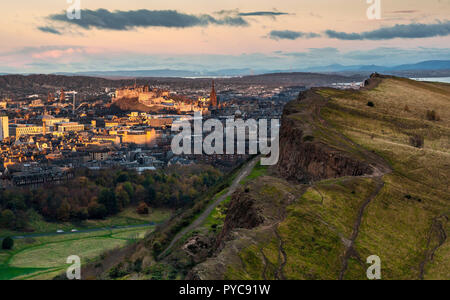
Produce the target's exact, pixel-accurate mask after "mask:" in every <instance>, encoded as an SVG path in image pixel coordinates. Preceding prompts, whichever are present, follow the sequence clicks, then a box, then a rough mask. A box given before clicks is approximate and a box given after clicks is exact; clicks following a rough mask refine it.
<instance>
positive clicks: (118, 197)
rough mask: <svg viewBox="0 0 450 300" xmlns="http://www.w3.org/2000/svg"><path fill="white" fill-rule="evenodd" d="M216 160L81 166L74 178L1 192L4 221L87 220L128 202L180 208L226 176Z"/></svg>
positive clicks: (6, 224) (18, 226) (0, 221)
mask: <svg viewBox="0 0 450 300" xmlns="http://www.w3.org/2000/svg"><path fill="white" fill-rule="evenodd" d="M221 176H222V174H221V173H220V172H219V171H218V170H216V169H214V168H213V167H210V166H194V167H193V166H190V167H174V168H170V169H166V170H164V171H154V172H146V173H143V174H138V173H136V172H134V171H129V170H120V169H114V170H104V171H91V170H88V169H80V170H78V171H77V172H76V174H75V178H74V179H73V180H71V181H70V182H67V183H66V184H63V185H58V186H46V187H41V188H38V189H26V188H15V189H8V190H3V191H1V192H0V227H3V228H9V229H12V230H26V229H27V223H28V217H29V215H30V214H31V212H34V213H35V212H37V213H39V214H40V215H42V216H43V217H44V218H45V219H46V220H47V221H60V222H65V221H83V220H87V219H103V218H105V217H107V216H111V215H115V214H117V213H118V212H120V211H122V210H123V209H125V208H126V207H127V206H130V205H136V204H142V203H145V204H146V205H148V206H149V207H155V208H156V207H167V208H180V207H185V206H190V205H192V202H193V200H194V199H195V198H196V197H198V196H199V195H201V194H202V193H204V192H206V191H207V190H208V188H209V187H211V186H212V185H214V184H216V183H217V182H218V181H219V180H220V179H221Z"/></svg>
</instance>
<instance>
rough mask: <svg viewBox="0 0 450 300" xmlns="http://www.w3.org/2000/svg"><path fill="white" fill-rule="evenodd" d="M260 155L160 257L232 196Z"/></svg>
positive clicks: (241, 171) (242, 170) (179, 234)
mask: <svg viewBox="0 0 450 300" xmlns="http://www.w3.org/2000/svg"><path fill="white" fill-rule="evenodd" d="M259 159H260V157H256V158H254V159H253V160H251V161H250V162H249V163H247V165H246V166H244V167H243V168H242V169H241V170H240V171H239V173H238V175H237V176H236V179H235V180H234V181H233V183H232V184H231V185H230V187H229V188H228V192H227V193H225V194H224V195H222V196H220V197H219V198H217V200H216V201H214V203H212V204H210V205H209V206H208V207H207V208H206V209H205V210H204V211H203V213H202V214H201V215H200V216H199V217H198V218H197V219H195V220H194V222H192V223H191V224H190V225H189V226H187V227H185V228H184V229H183V230H181V231H180V232H179V233H178V234H177V235H176V236H175V237H174V238H173V239H172V241H171V242H170V244H169V246H168V247H167V248H166V250H164V251H163V252H162V253H161V254H160V255H159V256H158V258H159V259H160V258H162V257H164V256H165V255H166V254H167V253H168V252H169V251H170V249H172V247H173V246H174V245H175V244H176V243H177V242H178V241H179V240H180V239H181V238H182V237H183V236H184V235H185V234H187V233H188V232H190V231H192V230H194V229H195V228H197V227H198V226H200V225H201V224H202V223H203V222H204V221H205V220H206V218H207V217H208V216H209V215H210V214H211V213H212V211H213V210H214V209H215V208H216V207H217V206H218V205H219V204H220V203H222V202H223V201H225V200H226V199H227V198H228V197H229V196H231V195H232V194H233V193H234V192H235V191H236V190H237V188H238V187H239V185H240V183H241V181H242V180H243V179H244V178H246V177H247V176H249V175H250V173H251V172H252V170H253V168H254V167H255V166H256V164H257V162H258V161H259Z"/></svg>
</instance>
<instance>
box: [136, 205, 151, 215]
mask: <svg viewBox="0 0 450 300" xmlns="http://www.w3.org/2000/svg"><path fill="white" fill-rule="evenodd" d="M136 212H137V213H138V214H140V215H148V213H149V209H148V206H147V204H145V202H141V203H139V205H138V207H137V209H136Z"/></svg>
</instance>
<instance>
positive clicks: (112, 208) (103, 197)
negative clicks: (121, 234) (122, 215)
mask: <svg viewBox="0 0 450 300" xmlns="http://www.w3.org/2000/svg"><path fill="white" fill-rule="evenodd" d="M98 203H100V204H103V205H104V206H105V208H106V210H107V212H108V214H109V215H114V214H116V213H118V212H119V206H118V205H117V201H116V195H115V193H114V190H112V189H103V190H102V191H101V192H100V196H99V197H98Z"/></svg>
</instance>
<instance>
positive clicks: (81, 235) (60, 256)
mask: <svg viewBox="0 0 450 300" xmlns="http://www.w3.org/2000/svg"><path fill="white" fill-rule="evenodd" d="M171 213H172V212H171V211H170V210H165V209H156V210H153V211H152V212H151V213H150V214H148V215H139V214H137V213H136V212H135V209H134V208H128V209H126V210H124V211H123V212H121V213H119V214H118V215H117V216H113V217H110V218H108V219H105V220H95V221H94V220H89V221H86V222H83V223H81V224H80V223H63V224H61V223H59V224H58V223H49V222H45V221H44V220H42V218H40V217H37V216H36V217H35V218H34V219H33V220H32V227H33V228H34V229H35V232H33V233H30V234H36V233H44V234H46V233H47V234H48V236H39V237H32V236H30V234H28V236H27V233H21V232H9V231H0V234H1V235H3V236H6V235H14V236H20V235H22V236H23V237H24V238H21V239H16V240H15V243H14V249H13V250H11V251H5V250H0V280H9V279H51V278H53V277H55V276H56V275H59V274H61V273H62V272H64V270H65V268H66V267H67V265H66V259H67V257H69V256H71V255H78V256H79V257H80V258H81V260H82V263H86V262H90V261H92V260H94V259H96V258H97V257H99V256H100V255H101V254H102V253H103V252H105V251H107V250H111V249H114V248H118V247H123V246H126V245H127V244H128V243H132V242H134V241H137V240H140V239H142V238H144V236H145V234H146V233H147V232H149V231H150V230H152V229H153V226H150V227H144V228H142V227H138V228H133V227H132V228H122V229H120V228H115V227H118V226H134V225H141V224H148V223H152V222H153V223H156V224H157V223H160V222H162V221H164V220H166V219H167V218H168V217H170V215H171ZM74 228H76V229H78V230H86V229H96V228H100V230H99V231H93V232H78V233H70V234H59V235H56V234H55V232H56V230H58V229H61V230H64V231H65V232H70V231H71V230H72V229H74ZM101 228H103V229H101ZM105 228H112V229H105Z"/></svg>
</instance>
